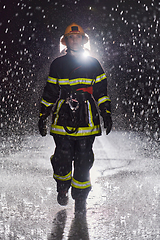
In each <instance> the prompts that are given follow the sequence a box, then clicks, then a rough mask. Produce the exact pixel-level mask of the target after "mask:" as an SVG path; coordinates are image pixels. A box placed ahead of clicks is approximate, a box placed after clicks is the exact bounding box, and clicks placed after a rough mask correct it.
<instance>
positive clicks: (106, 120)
mask: <svg viewBox="0 0 160 240" xmlns="http://www.w3.org/2000/svg"><path fill="white" fill-rule="evenodd" d="M103 121H104V128H106V135H108V134H109V133H110V131H111V129H112V117H111V114H110V113H107V114H105V116H103Z"/></svg>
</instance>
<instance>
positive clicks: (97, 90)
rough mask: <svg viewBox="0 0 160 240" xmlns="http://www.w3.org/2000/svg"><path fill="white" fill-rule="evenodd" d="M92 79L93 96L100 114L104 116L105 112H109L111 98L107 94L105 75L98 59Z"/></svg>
mask: <svg viewBox="0 0 160 240" xmlns="http://www.w3.org/2000/svg"><path fill="white" fill-rule="evenodd" d="M94 79H95V82H94V85H93V96H94V98H95V100H96V101H97V104H98V107H99V110H100V114H101V116H102V117H105V116H106V114H111V100H110V98H109V96H108V94H107V77H106V74H105V73H104V71H103V69H102V67H101V65H100V63H99V62H98V61H97V63H96V73H95V77H94Z"/></svg>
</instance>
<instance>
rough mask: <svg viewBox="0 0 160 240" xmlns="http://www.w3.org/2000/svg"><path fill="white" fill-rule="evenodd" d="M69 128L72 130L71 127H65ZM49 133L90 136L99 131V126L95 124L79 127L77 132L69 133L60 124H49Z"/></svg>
mask: <svg viewBox="0 0 160 240" xmlns="http://www.w3.org/2000/svg"><path fill="white" fill-rule="evenodd" d="M67 128H68V129H69V130H72V128H71V127H67ZM50 132H51V133H55V134H60V135H70V136H76V137H77V136H90V135H95V134H99V133H100V132H101V129H100V126H99V125H96V126H93V127H79V128H78V132H77V133H72V134H69V133H67V132H66V131H65V129H64V128H63V127H62V126H59V125H54V124H52V126H51V130H50Z"/></svg>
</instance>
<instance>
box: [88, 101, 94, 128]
mask: <svg viewBox="0 0 160 240" xmlns="http://www.w3.org/2000/svg"><path fill="white" fill-rule="evenodd" d="M87 106H88V120H89V126H90V127H93V126H94V123H93V116H92V110H91V104H90V102H89V101H88V100H87Z"/></svg>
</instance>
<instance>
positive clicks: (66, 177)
mask: <svg viewBox="0 0 160 240" xmlns="http://www.w3.org/2000/svg"><path fill="white" fill-rule="evenodd" d="M53 177H54V178H55V179H57V180H60V181H68V180H71V178H72V172H71V171H70V172H69V173H68V174H67V175H65V176H60V175H57V174H53Z"/></svg>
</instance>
